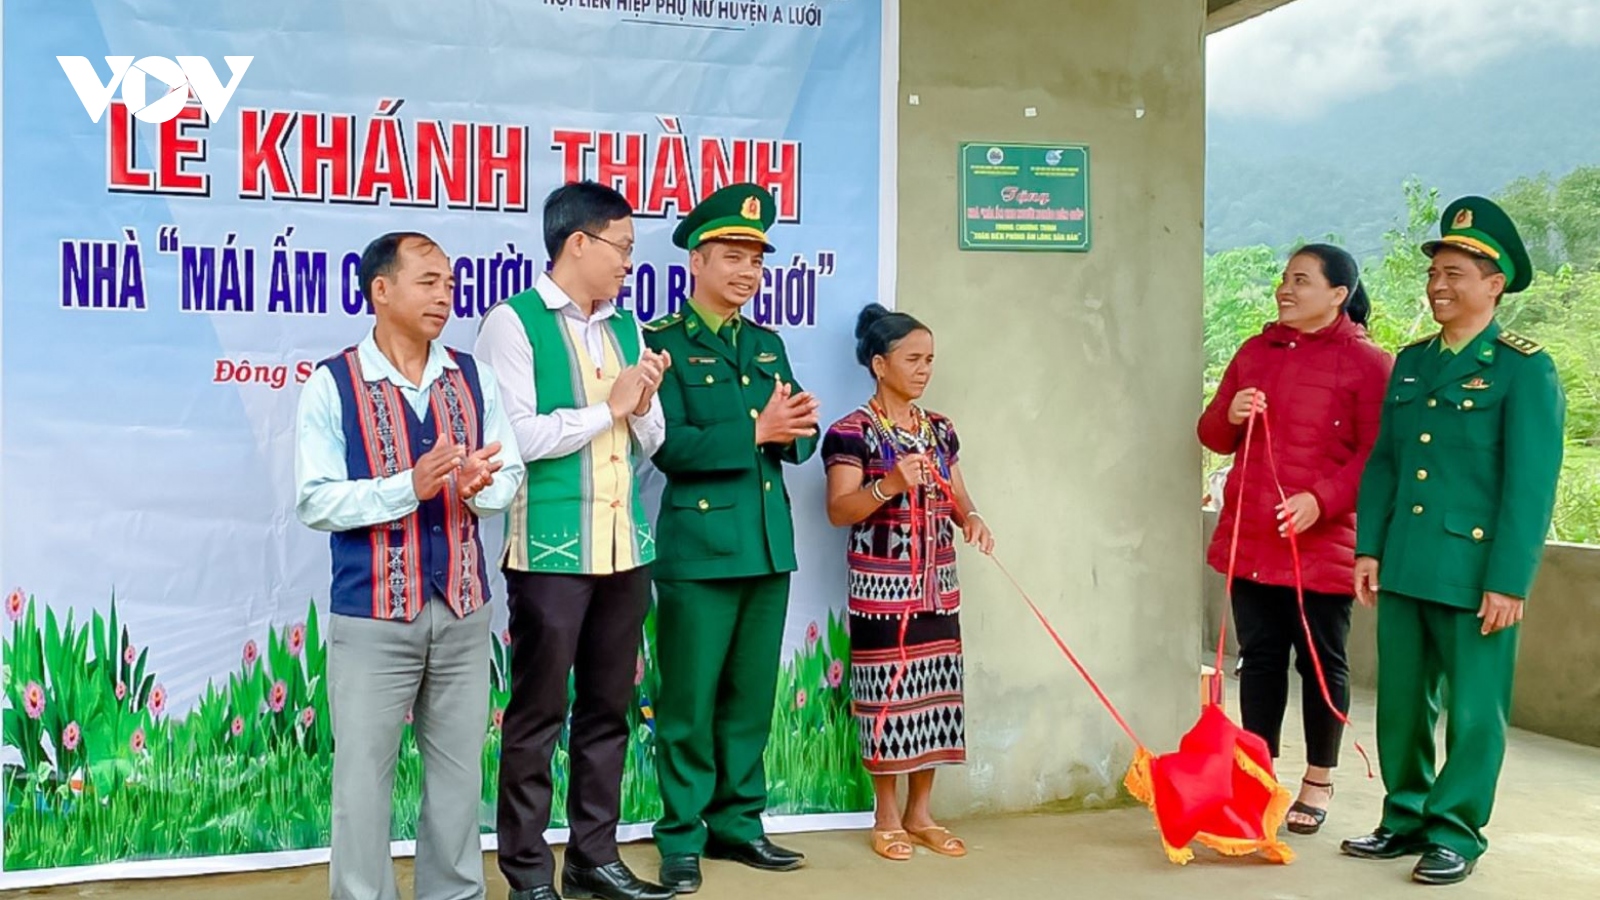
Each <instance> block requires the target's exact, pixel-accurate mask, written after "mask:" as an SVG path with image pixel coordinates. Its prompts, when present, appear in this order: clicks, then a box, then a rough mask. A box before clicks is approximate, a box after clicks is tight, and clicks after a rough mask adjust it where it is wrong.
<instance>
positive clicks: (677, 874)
mask: <svg viewBox="0 0 1600 900" xmlns="http://www.w3.org/2000/svg"><path fill="white" fill-rule="evenodd" d="M661 883H662V884H663V885H665V886H666V888H667V890H670V891H677V892H678V893H680V894H692V893H694V892H695V891H698V890H700V884H701V881H700V857H698V856H695V855H694V854H693V853H674V854H672V855H671V856H663V857H661Z"/></svg>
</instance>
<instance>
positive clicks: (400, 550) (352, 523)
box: [295, 232, 523, 900]
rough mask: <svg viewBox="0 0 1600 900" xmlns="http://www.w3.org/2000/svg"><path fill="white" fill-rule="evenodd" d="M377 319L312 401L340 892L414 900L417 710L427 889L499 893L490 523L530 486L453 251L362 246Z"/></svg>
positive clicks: (406, 244) (308, 515)
mask: <svg viewBox="0 0 1600 900" xmlns="http://www.w3.org/2000/svg"><path fill="white" fill-rule="evenodd" d="M361 290H362V293H363V294H364V295H365V296H366V297H367V299H368V301H369V302H370V303H371V305H372V309H373V312H374V313H375V315H376V323H375V325H374V326H373V329H372V333H371V334H370V335H368V336H367V337H366V338H365V339H363V340H362V341H361V343H359V344H357V345H356V346H354V347H351V348H349V349H347V350H345V351H344V352H342V353H340V354H338V355H336V356H334V357H332V358H330V359H327V360H324V361H323V362H322V363H321V364H320V365H319V366H317V369H316V371H315V372H314V373H313V374H312V376H311V378H310V379H308V380H307V381H306V385H305V389H304V392H303V393H302V394H301V396H300V409H299V421H298V432H297V443H296V453H295V480H296V483H297V484H298V492H297V496H296V506H295V509H296V512H297V513H298V514H299V517H300V521H302V522H304V523H305V524H306V525H309V526H310V527H312V528H315V529H317V530H319V531H327V532H331V533H332V537H331V543H332V548H333V590H332V595H331V598H330V606H331V607H332V612H333V615H332V617H331V618H330V622H329V626H328V628H329V651H328V673H327V677H328V701H329V705H330V707H331V713H332V718H333V739H334V745H335V749H334V756H333V857H332V862H331V865H330V867H329V881H330V888H331V896H332V897H333V900H398V898H399V893H398V892H397V890H396V888H395V878H394V867H393V865H392V864H391V863H390V856H389V823H390V814H391V809H390V805H391V801H390V798H391V797H392V796H393V792H394V772H395V762H396V758H397V755H398V753H399V750H400V736H401V732H402V729H403V728H404V725H405V721H406V719H407V717H408V713H409V714H410V715H411V716H412V717H413V718H414V721H415V726H414V727H415V729H416V737H417V746H418V748H420V750H421V751H422V767H423V802H422V810H421V815H420V817H419V818H418V820H417V857H416V896H417V900H473V898H481V897H483V896H484V885H483V856H482V850H481V845H480V844H479V829H478V802H479V801H478V798H479V797H480V796H481V795H482V790H483V772H482V760H483V742H484V737H485V735H486V734H487V733H488V726H489V641H490V629H489V611H488V610H487V609H485V608H484V604H485V602H486V601H487V600H488V599H489V585H488V582H487V570H486V567H485V565H484V558H483V545H482V544H481V542H480V541H479V539H478V519H479V517H481V516H492V515H498V514H499V513H501V512H503V511H504V510H505V509H506V508H507V507H508V506H510V505H511V501H512V498H513V497H514V496H515V495H516V492H517V488H518V486H519V485H520V484H521V482H522V476H523V465H522V461H521V460H520V459H518V458H517V456H516V454H515V453H514V452H512V451H513V450H514V448H515V437H514V436H513V434H512V431H511V423H510V422H509V421H508V420H507V419H506V415H505V412H504V411H503V410H502V409H501V408H500V400H499V391H498V386H497V385H496V383H495V379H494V375H493V373H492V372H489V371H487V370H485V369H483V368H482V367H481V366H479V365H477V364H475V363H474V362H473V359H472V357H470V356H468V355H467V354H465V353H460V352H457V351H455V350H451V349H449V348H447V347H445V345H444V344H443V343H441V342H440V341H439V335H440V333H441V332H442V331H443V330H444V326H445V323H446V322H448V321H449V319H450V299H451V275H450V260H449V258H448V257H447V256H445V253H444V251H443V250H442V249H440V248H439V246H438V245H437V244H435V243H434V242H433V241H432V240H430V239H429V238H428V237H426V236H425V235H421V234H416V233H412V232H404V233H391V234H386V235H384V236H382V237H380V238H378V239H377V240H375V241H373V242H372V243H371V244H370V245H368V247H367V249H366V252H365V253H363V254H362V257H361Z"/></svg>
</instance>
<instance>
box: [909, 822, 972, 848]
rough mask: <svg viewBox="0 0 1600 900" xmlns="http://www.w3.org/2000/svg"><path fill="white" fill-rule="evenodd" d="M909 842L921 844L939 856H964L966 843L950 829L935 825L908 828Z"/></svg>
mask: <svg viewBox="0 0 1600 900" xmlns="http://www.w3.org/2000/svg"><path fill="white" fill-rule="evenodd" d="M906 833H907V834H909V835H911V842H912V843H914V844H921V845H922V846H924V847H927V848H928V849H929V850H932V851H933V852H935V853H937V854H939V855H940V856H966V855H967V844H966V842H965V841H963V840H961V838H958V837H956V836H955V835H953V834H951V833H950V829H948V828H944V827H942V826H939V825H935V826H933V827H931V828H916V829H912V828H908V829H906Z"/></svg>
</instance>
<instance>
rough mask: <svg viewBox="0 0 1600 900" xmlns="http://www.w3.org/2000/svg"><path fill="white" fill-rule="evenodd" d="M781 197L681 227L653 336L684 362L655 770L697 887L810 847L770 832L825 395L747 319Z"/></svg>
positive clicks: (665, 836)
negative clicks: (683, 279) (708, 868)
mask: <svg viewBox="0 0 1600 900" xmlns="http://www.w3.org/2000/svg"><path fill="white" fill-rule="evenodd" d="M774 218H776V207H775V205H774V203H773V198H772V195H771V194H769V193H768V192H767V191H766V190H764V189H762V188H760V187H758V186H756V185H753V184H738V185H733V186H730V187H726V188H723V189H722V190H719V191H717V192H716V193H714V194H712V195H711V196H710V197H707V198H706V199H705V200H704V201H702V202H701V203H700V205H699V206H696V207H695V208H694V210H693V211H692V212H690V213H689V215H688V216H686V217H685V218H684V219H683V221H682V222H680V223H679V225H678V227H677V229H676V231H674V232H673V235H672V241H673V243H674V244H676V245H677V246H679V247H682V248H684V249H685V250H688V251H689V269H690V274H691V275H692V276H693V278H694V291H693V296H692V298H691V299H690V300H689V305H688V308H687V309H685V310H683V311H681V312H678V313H674V314H673V315H670V316H667V317H666V318H664V319H661V320H659V321H656V322H652V323H650V324H649V325H648V326H647V328H646V334H645V341H646V342H647V343H648V344H649V345H650V346H651V347H653V348H655V349H656V350H658V351H660V352H661V353H665V354H670V355H671V357H672V359H673V360H674V361H675V364H674V365H673V367H672V369H671V370H670V371H668V372H667V373H666V378H665V379H664V381H663V382H662V385H661V407H662V411H663V412H664V413H665V416H666V422H667V437H666V441H665V442H664V443H663V444H662V445H661V449H660V450H658V451H656V454H655V457H654V460H655V464H656V467H657V468H658V469H660V470H661V472H662V474H664V475H665V476H666V488H665V491H664V493H663V495H662V500H661V513H660V515H659V516H658V518H657V520H656V527H657V531H658V532H659V534H660V542H661V556H660V561H659V562H658V563H657V565H656V571H655V577H656V661H657V665H658V666H659V669H660V674H661V689H660V692H659V694H660V696H658V697H657V698H656V768H657V773H658V775H659V779H660V785H661V804H662V809H663V813H662V816H661V819H660V821H659V822H657V823H656V827H655V837H656V845H657V848H658V849H659V850H660V851H661V881H662V882H663V883H664V884H665V885H666V886H667V887H669V888H671V889H673V890H676V891H678V892H679V893H689V892H692V891H695V890H698V889H699V887H700V880H701V876H700V857H701V856H702V855H704V856H707V857H710V858H713V859H731V860H735V861H737V862H741V863H744V864H745V865H749V866H753V867H755V868H758V869H766V870H771V871H784V870H788V869H795V868H798V867H799V866H800V865H802V864H803V862H804V857H803V856H802V855H801V854H799V853H796V852H794V851H791V850H785V849H783V848H781V847H778V846H777V845H775V844H773V843H772V842H771V841H769V840H768V839H767V838H766V836H765V833H764V829H763V828H762V824H761V813H762V811H763V810H764V809H766V805H767V784H766V771H765V769H764V768H763V766H762V754H763V752H764V751H765V750H766V746H767V735H768V733H769V732H770V731H771V728H772V712H773V696H774V694H775V692H776V691H777V682H778V665H779V662H780V654H781V652H782V646H783V625H784V617H785V615H786V613H787V612H788V604H789V573H791V572H793V571H794V570H795V568H796V564H795V554H794V525H793V521H792V519H791V517H790V511H789V493H788V491H787V490H786V489H785V488H784V484H783V465H784V463H789V464H791V465H798V464H800V463H803V462H805V461H806V459H808V458H809V457H810V456H811V454H812V453H813V452H814V451H815V450H816V446H817V442H816V434H817V410H818V404H817V402H816V400H815V399H814V398H812V397H811V396H810V395H809V394H806V393H804V392H803V391H801V390H800V388H799V386H798V385H796V384H795V381H794V373H793V372H792V371H791V370H790V368H789V356H788V353H787V352H786V351H785V350H784V346H783V339H782V338H780V337H779V336H778V335H777V333H775V332H773V331H770V330H768V329H766V328H763V327H762V326H760V325H757V324H756V323H755V322H753V321H751V320H750V319H747V318H744V317H743V316H742V315H741V314H740V310H741V309H742V308H743V306H744V305H745V304H746V303H748V302H749V301H750V299H751V298H752V297H753V296H755V293H756V291H757V290H759V289H760V288H761V283H762V272H763V263H764V254H765V253H768V252H771V251H772V246H771V245H770V244H768V242H767V229H768V228H770V227H771V226H772V222H773V219H774Z"/></svg>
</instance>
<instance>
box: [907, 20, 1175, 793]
mask: <svg viewBox="0 0 1600 900" xmlns="http://www.w3.org/2000/svg"><path fill="white" fill-rule="evenodd" d="M1205 15H1206V7H1205V4H1203V3H1200V2H1198V0H1194V2H1188V3H1176V2H1172V0H1118V2H1116V3H1109V2H1104V0H990V2H984V0H963V2H958V0H902V3H901V25H900V35H901V40H900V60H901V63H900V72H901V84H900V96H899V132H900V138H899V151H898V160H899V245H898V246H899V250H898V252H899V268H898V298H897V302H898V305H899V308H900V309H903V310H906V311H908V312H910V313H912V314H913V315H916V316H918V317H920V318H922V319H923V320H924V321H926V322H927V323H928V324H929V325H930V326H931V327H932V328H933V329H934V331H935V333H936V335H937V338H938V362H937V370H936V374H935V378H934V384H933V388H932V390H931V391H930V393H929V396H928V397H927V403H928V405H929V406H930V407H931V408H933V409H936V410H939V411H942V412H945V413H947V414H949V415H951V416H952V417H953V418H954V420H955V423H956V426H957V428H958V430H959V431H960V434H961V436H962V443H963V458H962V467H963V469H964V470H965V472H966V477H967V481H968V484H969V485H970V486H971V488H972V490H973V491H974V494H975V497H976V499H977V502H978V504H979V506H980V508H981V509H982V510H983V512H984V513H985V515H986V517H987V519H988V521H989V523H990V524H991V525H992V527H993V528H994V530H995V532H996V534H997V536H998V538H999V554H1000V556H1001V557H1002V558H1003V559H1004V560H1005V562H1006V563H1007V565H1008V566H1010V567H1011V569H1012V571H1013V572H1014V573H1015V574H1016V575H1017V577H1018V578H1019V579H1020V580H1021V582H1022V583H1023V584H1024V585H1025V586H1026V587H1027V588H1028V589H1029V590H1030V591H1031V592H1032V593H1033V595H1034V597H1035V598H1036V599H1037V600H1038V601H1039V602H1040V604H1041V606H1042V607H1043V608H1044V609H1045V610H1046V612H1047V614H1048V615H1050V616H1051V617H1052V618H1053V620H1054V622H1055V623H1056V625H1057V626H1058V628H1059V629H1060V630H1061V631H1062V632H1063V636H1064V637H1065V638H1066V639H1067V640H1068V642H1069V643H1070V644H1071V645H1072V646H1073V647H1074V648H1075V649H1076V650H1077V651H1078V652H1079V653H1080V656H1081V657H1082V658H1083V660H1084V662H1085V664H1087V665H1088V666H1089V667H1090V668H1091V670H1092V672H1093V673H1094V674H1095V675H1096V677H1097V678H1099V679H1100V680H1101V682H1102V684H1103V686H1104V687H1105V688H1106V690H1107V691H1108V692H1109V693H1110V694H1111V696H1112V698H1113V699H1114V700H1115V701H1116V702H1117V703H1118V704H1119V705H1120V706H1121V707H1122V708H1123V710H1124V712H1125V714H1127V715H1128V716H1129V718H1130V719H1131V720H1132V723H1133V725H1134V727H1135V729H1136V730H1138V731H1139V732H1140V736H1141V737H1142V738H1143V739H1144V740H1146V741H1147V742H1149V743H1150V744H1151V745H1153V746H1154V748H1155V749H1157V750H1158V751H1159V750H1165V749H1174V748H1175V743H1176V738H1177V737H1178V735H1180V734H1181V733H1182V731H1183V730H1184V729H1185V728H1186V727H1187V726H1188V725H1189V724H1191V723H1192V722H1193V720H1194V716H1195V713H1196V709H1197V707H1196V698H1197V696H1198V686H1197V685H1198V674H1197V661H1198V660H1197V657H1198V652H1199V649H1198V648H1199V645H1200V638H1199V622H1200V604H1199V602H1198V600H1199V597H1200V572H1199V570H1198V568H1197V567H1196V565H1195V560H1196V559H1197V558H1199V554H1200V552H1201V544H1200V533H1201V516H1200V511H1199V508H1198V506H1199V496H1200V493H1199V492H1200V487H1199V479H1198V478H1197V477H1196V476H1197V473H1198V472H1199V470H1200V462H1199V450H1198V447H1197V445H1196V441H1195V437H1194V419H1195V417H1196V416H1197V415H1198V413H1199V409H1200V407H1199V394H1200V390H1199V386H1200V374H1201V368H1202V362H1201V265H1202V198H1203V181H1204V175H1205V165H1204V152H1205V134H1204V129H1205V90H1204V72H1203V41H1204V37H1203V35H1204V32H1205ZM911 94H916V95H918V100H919V103H918V105H915V106H912V105H909V104H908V102H907V98H908V95H911ZM1026 107H1034V108H1035V109H1036V110H1037V116H1036V117H1033V118H1027V117H1025V116H1024V108H1026ZM963 140H983V141H1027V142H1054V141H1060V142H1072V143H1087V144H1088V145H1089V146H1090V148H1091V150H1090V152H1091V164H1090V173H1091V181H1090V198H1091V216H1092V221H1093V249H1092V250H1091V251H1090V252H1088V253H1083V254H1071V253H1017V252H1009V253H1007V252H961V251H958V250H957V209H956V189H957V167H956V153H957V145H958V143H959V142H961V141H963ZM961 566H962V579H963V583H964V588H965V605H964V611H963V623H964V626H965V639H966V654H967V674H968V679H969V681H968V693H967V713H968V741H969V745H970V751H969V755H970V759H969V764H968V766H967V767H966V768H965V770H962V771H960V772H947V774H945V775H944V776H942V777H943V781H941V783H940V787H939V789H938V790H937V791H936V792H935V793H936V796H937V797H938V804H939V810H940V814H944V815H949V814H962V813H969V812H996V811H1005V810H1019V809H1029V808H1034V807H1037V806H1040V805H1043V804H1050V803H1053V802H1056V801H1063V802H1065V803H1068V804H1073V803H1078V802H1087V803H1089V804H1095V803H1097V802H1099V801H1101V800H1103V799H1105V798H1108V797H1110V796H1112V795H1113V794H1114V792H1115V791H1116V790H1117V788H1118V786H1119V785H1120V783H1121V779H1122V775H1123V771H1124V769H1125V767H1126V765H1127V762H1128V760H1129V759H1130V756H1131V752H1132V748H1131V745H1130V744H1129V742H1128V741H1127V740H1126V739H1125V738H1124V737H1123V736H1122V734H1121V732H1120V731H1119V730H1118V729H1117V727H1116V725H1115V724H1114V723H1113V721H1112V720H1111V718H1110V717H1109V716H1108V715H1107V714H1106V713H1105V712H1103V711H1102V710H1101V708H1100V707H1099V706H1098V705H1097V703H1096V702H1095V700H1094V699H1093V697H1092V695H1091V694H1090V692H1089V691H1088V689H1087V688H1086V687H1085V685H1084V684H1083V683H1082V682H1081V681H1080V680H1079V679H1078V677H1077V676H1076V675H1075V674H1074V673H1073V672H1072V670H1071V669H1070V667H1069V666H1068V664H1067V662H1066V661H1065V660H1064V659H1062V658H1061V656H1060V655H1059V653H1058V652H1057V651H1056V649H1055V648H1054V646H1053V645H1052V644H1051V642H1050V641H1049V639H1048V637H1047V636H1046V635H1045V634H1044V633H1043V631H1042V630H1041V629H1040V628H1039V627H1038V626H1037V625H1036V624H1035V623H1034V622H1033V620H1032V618H1031V616H1030V614H1029V612H1028V610H1027V608H1026V606H1024V605H1023V603H1022V601H1021V600H1020V599H1018V598H1017V597H1016V596H1015V594H1014V593H1013V592H1012V589H1011V588H1010V587H1009V586H1008V584H1007V583H1006V581H1005V580H1004V579H1003V578H1002V577H1001V575H1000V574H999V572H998V571H996V569H995V568H994V567H993V566H992V565H991V564H989V563H988V562H987V561H985V560H983V559H982V558H981V557H979V556H978V555H976V554H973V553H966V552H964V554H963V556H962V558H961Z"/></svg>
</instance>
